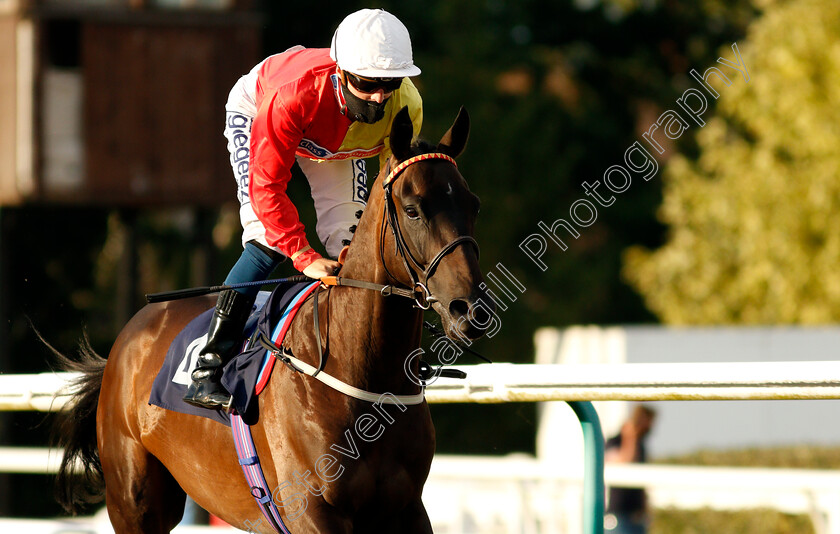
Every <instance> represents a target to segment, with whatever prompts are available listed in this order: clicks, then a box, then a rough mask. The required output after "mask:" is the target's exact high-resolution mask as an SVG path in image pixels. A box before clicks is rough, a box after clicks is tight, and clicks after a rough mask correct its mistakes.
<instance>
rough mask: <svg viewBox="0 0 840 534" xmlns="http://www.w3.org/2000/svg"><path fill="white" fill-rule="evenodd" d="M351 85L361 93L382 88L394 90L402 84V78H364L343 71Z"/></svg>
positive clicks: (389, 90) (387, 90)
mask: <svg viewBox="0 0 840 534" xmlns="http://www.w3.org/2000/svg"><path fill="white" fill-rule="evenodd" d="M345 74H346V75H347V79H348V80H349V81H350V83H352V84H353V87H355V88H356V89H358V90H359V91H361V92H363V93H375V92H377V91H379V90H380V89H382V90H383V91H384V92H386V93H391V92H393V91H396V90H397V89H399V88H400V85H402V81H403V79H402V78H364V77H362V76H357V75H355V74H351V73H349V72H346V71H345Z"/></svg>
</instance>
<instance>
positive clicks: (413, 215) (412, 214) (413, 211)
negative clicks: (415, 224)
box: [405, 206, 420, 219]
mask: <svg viewBox="0 0 840 534" xmlns="http://www.w3.org/2000/svg"><path fill="white" fill-rule="evenodd" d="M405 214H406V215H408V218H409V219H419V218H420V214H419V213H418V212H417V208H414V207H411V206H408V207H407V208H405Z"/></svg>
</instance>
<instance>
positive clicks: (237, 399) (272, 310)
mask: <svg viewBox="0 0 840 534" xmlns="http://www.w3.org/2000/svg"><path fill="white" fill-rule="evenodd" d="M310 285H311V282H303V283H290V282H287V283H282V284H279V285H278V286H277V287H276V288H275V289H274V291H272V292H271V294H270V295H269V293H267V292H260V294H259V295H258V296H257V300H256V302H255V304H254V311H252V312H251V317H250V318H249V319H248V322H247V323H246V326H245V329H244V335H243V340H242V345H243V346H244V345H245V342H246V340H247V339H248V338H249V337H251V335H252V333H254V331H255V330H257V329H258V330H260V331H262V332H263V333H264V334H266V336H267V337H269V338H270V336H271V325H272V324H273V323H275V322H276V318H277V317H280V315H281V314H282V313H283V311H284V310H285V309H286V307H287V306H288V305H289V303H290V302H291V301H292V300H293V299H294V298H295V296H296V295H297V294H298V293H300V292H301V291H302V290H304V289H306V288H307V287H308V286H310ZM212 316H213V308H210V309H209V310H207V311H206V312H204V313H202V314H201V315H199V316H198V317H196V318H195V319H193V320H192V321H190V323H189V324H188V325H187V326H186V327H185V328H184V329H183V330H182V331H181V332H180V333H179V334H178V335H177V336H176V337H175V340H174V341H173V342H172V344H171V345H170V346H169V350H168V351H167V353H166V359H165V360H164V362H163V366H162V367H161V369H160V371H159V372H158V374H157V376H156V377H155V381H154V384H153V385H152V394H151V395H150V397H149V404H153V405H155V406H160V407H161V408H165V409H167V410H171V411H174V412H180V413H186V414H191V415H198V416H201V417H207V418H209V419H212V420H214V421H217V422H219V423H222V424H224V425H227V426H230V414H228V413H226V412H225V411H224V410H221V409H216V410H210V409H207V408H198V407H196V406H193V405H191V404H187V403H186V402H184V401H183V398H184V395H186V393H187V387H188V386H189V385H190V382H191V381H192V380H191V378H190V373H191V372H192V370H193V369H194V368H195V364H196V362H197V359H198V354H199V352H200V351H201V349H202V348H204V345H205V344H206V343H207V329H208V328H209V326H210V318H211V317H212ZM266 353H267V351H266V349H265V348H263V347H262V346H260V345H259V343H257V344H256V346H255V347H252V348H248V349H246V350H245V351H244V352H242V353H241V354H239V355H238V356H236V357H234V358H233V359H231V361H230V362H228V363H227V365H225V367H224V371H223V374H222V385H223V386H224V387H225V389H226V390H227V391H229V392H230V393H231V394H232V395H233V405H234V407H235V408H236V412H237V413H238V414H239V415H241V416H242V420H243V421H245V422H246V423H247V424H249V425H252V424H254V423H256V422H257V421H258V419H259V405H258V403H257V395H256V393H255V386H256V384H257V380H258V379H259V376H260V371H261V370H262V368H263V364H264V363H265V360H266V358H267V354H266Z"/></svg>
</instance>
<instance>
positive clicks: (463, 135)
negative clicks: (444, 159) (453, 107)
mask: <svg viewBox="0 0 840 534" xmlns="http://www.w3.org/2000/svg"><path fill="white" fill-rule="evenodd" d="M469 136H470V115H469V113H467V110H466V108H464V106H461V109H460V111H458V116H457V117H455V122H454V123H453V124H452V127H451V128H449V131H448V132H446V133H445V134H443V137H442V138H441V140H440V143H438V150H439V151H441V152H443V153H444V154H446V155H447V156H451V157H453V158H457V157H458V156H460V155H461V152H463V151H464V147H465V146H467V138H468V137H469Z"/></svg>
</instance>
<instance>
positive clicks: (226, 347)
mask: <svg viewBox="0 0 840 534" xmlns="http://www.w3.org/2000/svg"><path fill="white" fill-rule="evenodd" d="M418 74H420V69H419V68H417V67H416V66H415V65H414V61H413V57H412V51H411V40H410V37H409V34H408V30H407V29H406V27H405V26H404V25H403V24H402V23H401V22H400V21H399V20H398V19H397V18H396V17H395V16H394V15H392V14H390V13H388V12H386V11H384V10H382V9H363V10H360V11H357V12H355V13H352V14H350V15H348V16H347V17H346V18H345V19H344V20H343V21H342V22H341V24H339V26H338V29H337V30H336V31H335V34H334V35H333V39H332V45H331V47H330V48H329V49H326V48H323V49H322V48H313V49H306V48H303V47H301V46H296V47H293V48H291V49H289V50H287V51H285V52H283V53H281V54H276V55H273V56H270V57H268V58H267V59H265V60H263V61H262V62H261V63H259V64H258V65H257V66H256V67H254V68H253V69H252V70H251V72H249V73H248V74H246V75H245V76H243V77H242V78H240V79H239V81H238V82H237V83H236V84H235V85H234V87H233V89H232V90H231V92H230V96H229V98H228V102H227V105H226V125H225V137H226V138H227V140H228V150H229V151H230V162H231V165H232V167H233V173H234V177H235V178H236V182H237V187H238V198H239V202H240V210H239V215H240V220H241V222H242V227H243V234H242V243H243V246H244V251H243V252H242V256H241V257H240V258H239V260H238V261H237V262H236V264H235V265H234V266H233V268H232V269H231V271H230V273H229V274H228V276H227V278H226V279H225V284H236V283H242V282H253V281H258V280H265V279H266V278H268V276H269V275H270V274H271V272H272V271H273V270H274V268H275V267H276V266H277V265H278V264H279V263H280V261H281V260H283V259H285V258H286V257H289V258H291V260H292V263H293V265H294V267H295V268H296V269H297V270H298V271H301V272H302V273H303V274H305V275H306V276H309V277H311V278H321V277H324V276H329V275H332V274H334V273H335V272H336V270H337V269H338V266H339V264H338V262H337V261H335V260H334V259H332V258H336V257H338V254H339V252H340V251H341V249H342V248H343V247H344V246H346V245H348V244H349V243H350V239H351V238H352V236H353V232H354V231H355V229H356V224H357V222H358V219H359V217H361V213H362V210H363V209H364V207H365V204H366V202H367V197H368V189H367V172H366V170H365V161H364V159H363V158H368V157H372V156H375V155H379V157H380V166H381V167H382V166H384V162H385V161H386V160H387V158H388V157H390V153H391V151H390V145H389V142H388V139H389V134H390V128H391V122H392V120H393V117H394V116H395V115H396V113H397V112H398V111H400V110H401V109H402V108H403V107H405V106H408V108H409V113H410V115H411V120H412V123H413V126H414V131H415V132H419V131H420V127H421V124H422V120H423V112H422V102H421V99H420V95H419V93H418V92H417V89H416V88H415V87H414V84H412V83H411V80H409V79H408V77H409V76H416V75H418ZM295 162H297V164H298V165H299V166H300V168H301V170H302V171H303V173H304V174H305V175H306V178H307V180H308V182H309V185H310V187H311V189H312V198H313V200H314V202H315V211H316V214H317V224H316V227H315V229H316V233H317V234H318V238H319V239H320V241H321V242H322V243H323V245H324V247H325V248H326V251H327V254H328V255H329V256H330V257H329V258H325V257H322V256H321V254H319V253H318V252H316V251H315V250H314V249H313V248H312V247H311V246H310V245H309V243H308V242H307V239H306V234H305V232H304V227H303V224H301V222H300V218H299V216H298V212H297V209H295V206H294V205H293V204H292V203H291V201H290V200H289V197H288V196H287V195H286V184H287V183H288V181H289V179H290V178H291V169H292V166H293V165H294V163H295ZM258 291H259V287H253V288H242V289H236V290H226V291H223V292H222V293H221V294H220V295H219V298H218V301H217V303H216V309H215V310H214V313H213V317H212V319H211V322H210V328H209V332H208V339H207V345H206V346H205V347H204V349H203V350H202V351H201V355H200V356H199V359H198V363H197V365H196V368H195V369H194V370H193V372H192V375H191V376H192V384H191V385H190V387H189V389H188V391H187V395H186V396H185V397H184V400H185V401H186V402H188V403H190V404H193V405H196V406H200V407H205V408H218V407H225V408H229V407H230V403H231V397H230V395H229V394H228V393H227V392H226V391H224V389H223V387H222V386H221V384H220V383H219V379H220V378H221V369H222V366H223V365H224V364H225V363H227V361H229V360H230V358H232V357H233V355H234V353H235V352H236V351H235V348H236V343H237V339H238V338H239V336H240V335H241V333H242V329H243V327H244V324H245V321H246V319H247V317H248V315H249V314H250V312H251V309H252V306H253V302H254V298H255V297H256V294H257V292H258Z"/></svg>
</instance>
